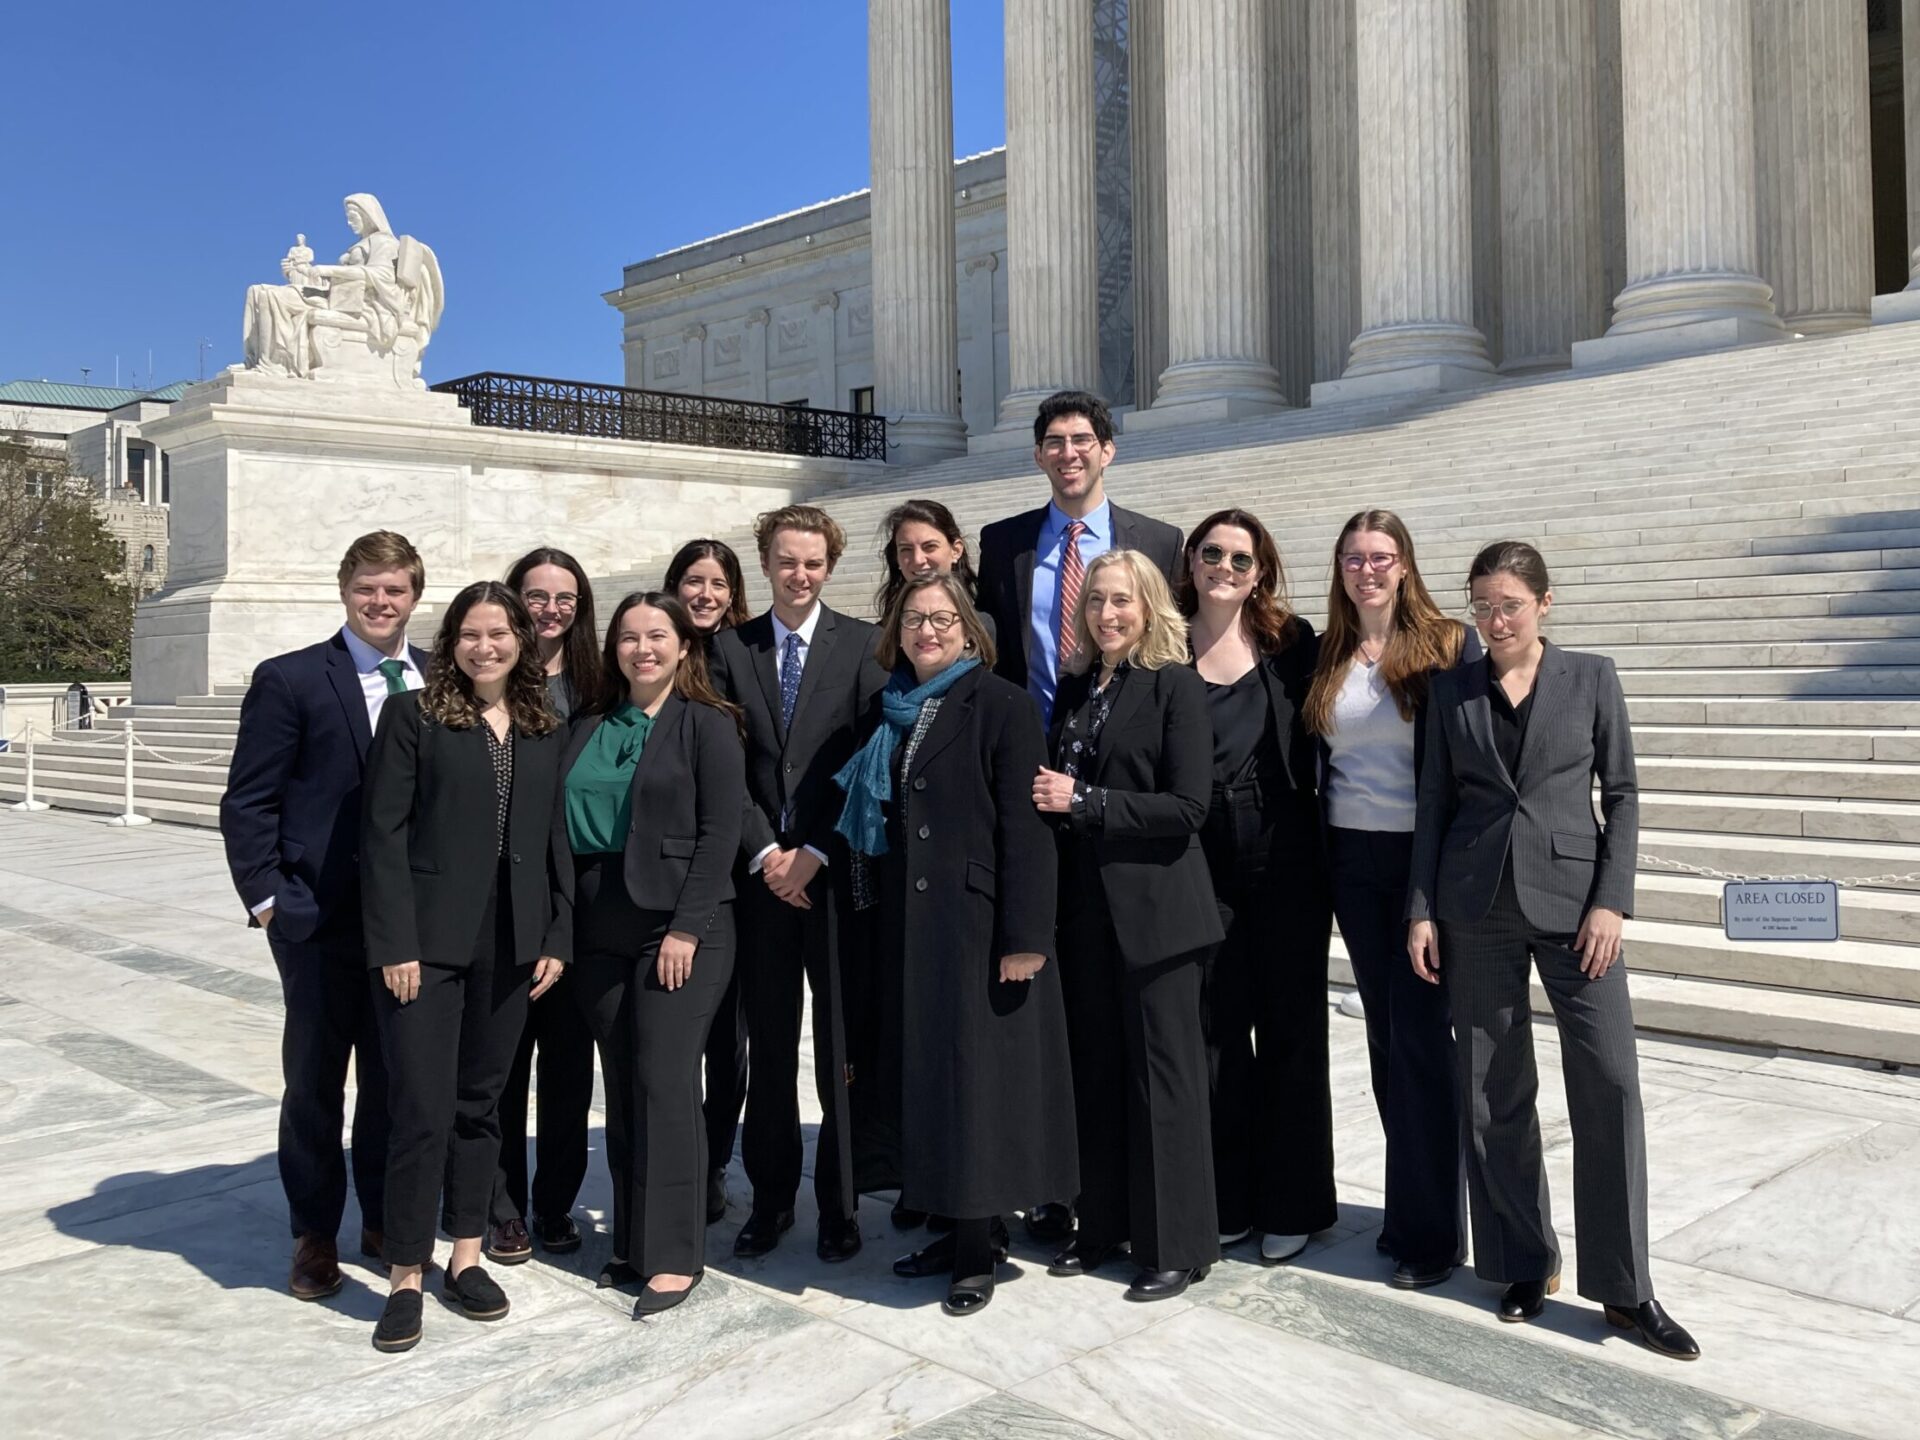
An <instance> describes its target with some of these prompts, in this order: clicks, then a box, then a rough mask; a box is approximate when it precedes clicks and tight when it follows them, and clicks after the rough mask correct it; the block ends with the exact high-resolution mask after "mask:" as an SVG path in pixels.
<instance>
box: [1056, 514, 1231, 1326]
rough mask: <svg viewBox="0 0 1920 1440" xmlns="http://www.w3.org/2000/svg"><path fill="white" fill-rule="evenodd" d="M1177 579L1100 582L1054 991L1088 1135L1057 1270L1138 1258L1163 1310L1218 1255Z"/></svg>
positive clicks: (1195, 765) (1066, 777) (1213, 941)
mask: <svg viewBox="0 0 1920 1440" xmlns="http://www.w3.org/2000/svg"><path fill="white" fill-rule="evenodd" d="M1187 660H1188V650H1187V624H1186V621H1185V620H1184V619H1182V618H1181V615H1180V612H1179V610H1178V609H1176V608H1175V606H1174V603H1173V596H1172V594H1171V592H1170V591H1169V590H1168V588H1167V582H1166V578H1165V577H1164V576H1163V575H1162V574H1161V573H1160V569H1159V567H1158V566H1156V565H1155V564H1154V563H1153V562H1152V561H1151V560H1149V559H1148V558H1147V557H1146V556H1144V555H1142V554H1140V553H1139V552H1138V551H1134V550H1110V551H1108V552H1107V553H1106V554H1104V555H1101V556H1098V557H1097V558H1095V559H1094V560H1093V562H1092V563H1091V564H1089V565H1088V567H1087V574H1086V579H1085V582H1084V584H1083V585H1082V587H1081V591H1080V605H1079V610H1078V613H1077V614H1076V615H1075V617H1074V644H1073V648H1072V654H1071V657H1070V658H1068V659H1067V661H1066V664H1065V667H1064V669H1065V674H1064V675H1063V678H1062V680H1061V683H1060V691H1059V695H1058V698H1057V699H1056V702H1055V705H1054V711H1053V735H1052V737H1051V740H1052V743H1051V747H1050V748H1051V751H1052V755H1053V767H1052V768H1045V767H1043V768H1041V770H1040V771H1039V773H1038V774H1037V775H1036V776H1035V777H1034V782H1033V800H1034V804H1035V805H1037V806H1038V807H1039V808H1040V810H1041V812H1042V813H1043V814H1047V815H1050V816H1053V817H1056V835H1057V838H1058V843H1059V854H1060V917H1059V953H1060V979H1061V983H1062V984H1063V986H1064V987H1065V992H1066V1002H1067V1039H1068V1046H1069V1049H1070V1051H1071V1054H1072V1059H1073V1092H1074V1112H1075V1119H1076V1122H1077V1129H1078V1131H1079V1139H1080V1180H1081V1184H1080V1198H1079V1217H1080V1218H1079V1233H1078V1234H1077V1235H1076V1236H1075V1238H1074V1240H1073V1241H1072V1243H1071V1244H1070V1245H1068V1247H1067V1248H1066V1249H1065V1250H1063V1251H1061V1252H1060V1253H1059V1254H1058V1255H1057V1256H1055V1257H1054V1263H1053V1264H1052V1266H1051V1267H1049V1273H1051V1274H1054V1275H1079V1274H1084V1273H1085V1272H1087V1271H1090V1270H1094V1269H1097V1268H1098V1267H1099V1266H1100V1265H1101V1264H1103V1263H1104V1262H1105V1261H1107V1260H1108V1259H1110V1258H1112V1256H1113V1255H1114V1254H1115V1252H1116V1251H1117V1250H1118V1249H1119V1248H1120V1246H1121V1245H1122V1244H1125V1243H1127V1242H1129V1241H1130V1242H1131V1243H1132V1247H1133V1260H1134V1263H1135V1264H1136V1265H1138V1266H1139V1267H1140V1271H1139V1274H1138V1275H1137V1276H1136V1277H1135V1279H1134V1281H1133V1284H1132V1286H1131V1287H1129V1289H1128V1290H1127V1298H1128V1299H1129V1300H1164V1299H1171V1298H1172V1297H1174V1296H1176V1295H1180V1294H1182V1293H1183V1292H1184V1291H1185V1290H1186V1288H1187V1286H1188V1285H1189V1284H1191V1283H1192V1282H1193V1281H1195V1280H1199V1279H1204V1278H1205V1276H1206V1273H1207V1271H1208V1269H1209V1268H1210V1267H1211V1266H1212V1264H1213V1262H1214V1261H1215V1260H1216V1259H1218V1258H1219V1255H1220V1243H1219V1232H1218V1230H1217V1229H1216V1228H1215V1227H1216V1222H1217V1216H1216V1213H1215V1211H1216V1206H1215V1200H1214V1182H1213V1145H1212V1140H1211V1134H1210V1128H1209V1117H1208V1100H1207V1048H1206V1040H1205V1037H1204V1035H1203V1034H1202V1030H1201V1025H1200V990H1201V975H1202V972H1203V969H1204V967H1205V964H1206V961H1207V959H1208V957H1209V956H1210V955H1211V953H1212V951H1213V948H1214V947H1215V946H1216V945H1218V944H1219V943H1220V940H1221V936H1222V933H1223V932H1222V930H1221V927H1220V912H1219V909H1218V907H1217V906H1216V905H1215V904H1214V898H1213V882H1212V880H1211V879H1210V877H1209V875H1208V872H1207V861H1206V856H1205V854H1204V853H1203V852H1202V851H1201V848H1200V828H1201V826H1202V825H1203V824H1204V823H1205V821H1206V818H1207V807H1208V802H1209V801H1210V800H1211V798H1212V794H1213V726H1212V722H1211V720H1210V719H1209V718H1208V714H1207V687H1206V682H1204V681H1203V680H1201V678H1200V677H1199V675H1198V674H1196V673H1195V672H1194V671H1193V670H1192V669H1191V668H1190V667H1189V665H1188V664H1187Z"/></svg>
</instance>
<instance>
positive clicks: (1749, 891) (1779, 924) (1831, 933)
mask: <svg viewBox="0 0 1920 1440" xmlns="http://www.w3.org/2000/svg"><path fill="white" fill-rule="evenodd" d="M1720 908H1721V918H1722V922H1723V924H1724V926H1725V928H1726V932H1727V938H1728V939H1729V940H1838V939H1839V938H1840V887H1839V886H1838V885H1837V884H1835V883H1834V882H1833V881H1831V880H1796V881H1791V882H1789V881H1785V880H1735V881H1732V882H1730V883H1729V884H1728V885H1727V888H1726V893H1725V897H1724V898H1723V899H1722V901H1721V906H1720Z"/></svg>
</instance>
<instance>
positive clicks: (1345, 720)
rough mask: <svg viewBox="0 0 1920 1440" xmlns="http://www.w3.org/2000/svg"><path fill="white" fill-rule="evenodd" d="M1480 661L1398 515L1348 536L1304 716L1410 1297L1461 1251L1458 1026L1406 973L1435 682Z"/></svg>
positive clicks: (1388, 1232) (1376, 519) (1390, 1231)
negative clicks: (1418, 808) (1418, 813)
mask: <svg viewBox="0 0 1920 1440" xmlns="http://www.w3.org/2000/svg"><path fill="white" fill-rule="evenodd" d="M1479 653H1480V645H1479V642H1478V641H1477V640H1475V639H1474V638H1473V634H1472V631H1470V630H1469V629H1468V628H1467V627H1466V626H1465V625H1463V624H1462V623H1461V622H1460V621H1458V620H1450V619H1448V618H1447V617H1446V616H1445V615H1443V614H1442V613H1441V611H1440V607H1439V606H1438V605H1436V604H1434V602H1433V597H1432V596H1431V595H1430V594H1428V593H1427V587H1426V585H1425V583H1424V582H1423V581H1422V580H1421V578H1420V566H1419V563H1418V561H1417V560H1416V559H1415V558H1414V550H1413V536H1412V535H1410V534H1409V533H1408V532H1407V527H1406V526H1405V524H1403V523H1402V522H1401V520H1400V517H1399V516H1398V515H1395V514H1394V513H1393V512H1392V511H1390V510H1363V511H1361V512H1360V513H1359V514H1357V515H1355V516H1354V517H1353V518H1352V519H1350V520H1348V521H1347V523H1346V524H1345V525H1344V526H1343V527H1341V530H1340V537H1339V539H1338V540H1336V541H1335V542H1334V547H1333V583H1332V585H1331V587H1330V588H1329V591H1328V594H1327V633H1326V634H1325V635H1323V636H1321V637H1320V656H1319V661H1318V663H1317V664H1316V666H1315V668H1314V673H1313V684H1312V687H1311V688H1310V689H1309V690H1308V692H1307V704H1306V712H1305V718H1306V725H1307V729H1308V730H1310V731H1311V732H1313V733H1314V734H1315V735H1318V736H1319V737H1320V741H1321V745H1320V757H1319V760H1320V764H1319V771H1320V807H1321V814H1322V817H1323V819H1324V821H1325V826H1326V828H1325V835H1326V848H1327V861H1328V869H1329V871H1330V874H1331V879H1332V885H1331V889H1332V896H1333V911H1334V914H1335V916H1336V917H1338V919H1339V921H1340V938H1341V940H1342V941H1343V942H1344V944H1345V945H1346V949H1347V959H1348V962H1349V963H1350V964H1351V965H1352V967H1353V978H1354V983H1355V984H1356V985H1358V986H1359V989H1360V998H1361V1001H1362V1003H1363V1004H1364V1006H1365V1009H1366V1023H1367V1051H1368V1058H1369V1060H1370V1061H1371V1064H1372V1073H1373V1100H1374V1104H1375V1105H1376V1106H1377V1107H1378V1108H1379V1111H1380V1124H1381V1127H1382V1128H1383V1129H1384V1130H1385V1131H1386V1137H1387V1174H1386V1197H1387V1206H1386V1223H1385V1225H1384V1226H1383V1227H1382V1229H1381V1232H1380V1240H1379V1245H1380V1248H1381V1249H1382V1250H1384V1251H1385V1252H1386V1253H1387V1254H1389V1255H1391V1256H1392V1257H1393V1259H1394V1262H1395V1266H1394V1271H1393V1278H1392V1281H1391V1283H1392V1284H1393V1285H1395V1286H1396V1287H1398V1288H1400V1289H1403V1290H1417V1289H1423V1288H1425V1287H1427V1286H1429V1285H1438V1284H1440V1283H1441V1282H1442V1281H1443V1280H1445V1279H1446V1278H1447V1277H1448V1276H1449V1275H1451V1274H1452V1273H1453V1270H1454V1267H1455V1266H1456V1265H1458V1264H1459V1263H1460V1262H1461V1260H1462V1259H1463V1258H1464V1257H1465V1253H1466V1230H1465V1225H1464V1220H1465V1216H1464V1209H1465V1194H1464V1188H1465V1187H1464V1182H1463V1179H1462V1171H1461V1155H1460V1116H1459V1110H1458V1107H1457V1105H1456V1103H1455V1100H1454V1092H1453V1087H1452V1083H1451V1078H1450V1077H1451V1076H1452V1075H1453V1060H1454V1048H1453V1029H1452V1020H1451V1017H1450V1016H1449V1015H1448V1012H1447V998H1446V994H1445V992H1444V991H1442V990H1440V989H1439V988H1438V987H1435V986H1428V985H1422V984H1420V983H1419V981H1418V980H1416V979H1415V978H1414V976H1413V974H1412V972H1411V971H1410V970H1409V969H1408V967H1407V963H1406V945H1405V941H1406V923H1405V919H1404V915H1405V908H1404V907H1405V904H1406V895H1407V879H1408V874H1409V866H1410V865H1411V863H1412V857H1413V822H1414V800H1415V795H1416V784H1417V779H1418V776H1419V772H1420V764H1421V759H1422V754H1421V752H1422V741H1423V736H1422V734H1421V726H1420V723H1419V722H1420V714H1421V709H1422V707H1423V706H1424V705H1425V703H1426V698H1427V690H1428V687H1429V684H1430V682H1431V679H1432V676H1433V674H1434V672H1436V671H1443V670H1448V669H1451V668H1452V667H1454V666H1456V665H1459V664H1461V663H1463V662H1464V661H1466V660H1470V659H1472V658H1474V657H1475V656H1477V655H1478V654H1479Z"/></svg>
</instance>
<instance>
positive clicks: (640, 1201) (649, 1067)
mask: <svg viewBox="0 0 1920 1440" xmlns="http://www.w3.org/2000/svg"><path fill="white" fill-rule="evenodd" d="M624 867H625V860H624V858H623V857H622V856H619V855H592V856H582V857H580V860H579V861H578V865H577V869H576V870H575V875H576V877H577V879H576V884H575V892H574V893H575V900H574V937H575V938H574V955H575V961H574V967H573V968H574V973H573V974H572V975H570V976H569V977H568V982H569V983H571V984H577V985H578V986H579V987H580V988H579V990H578V992H577V998H578V1001H579V1003H580V1005H581V1006H582V1007H583V1008H584V1010H585V1013H586V1015H587V1019H588V1023H589V1024H590V1025H591V1026H592V1028H593V1035H594V1039H595V1040H597V1041H598V1042H599V1045H600V1069H601V1074H602V1077H603V1079H604V1080H605V1083H606V1093H607V1164H608V1167H609V1168H610V1169H611V1170H612V1172H613V1253H614V1254H615V1255H616V1256H617V1257H619V1258H620V1259H622V1260H625V1261H626V1262H627V1263H628V1264H630V1265H632V1266H633V1267H634V1269H636V1270H638V1271H639V1272H640V1273H641V1274H643V1275H660V1274H667V1275H696V1274H698V1273H699V1272H700V1271H701V1270H702V1269H704V1268H705V1265H706V1260H705V1255H706V1248H707V1188H706V1182H707V1130H706V1121H705V1118H704V1117H703V1115H702V1112H701V1103H700V1059H701V1052H702V1051H703V1050H704V1049H705V1048H706V1043H707V1032H708V1029H709V1028H710V1027H711V1026H712V1024H713V1013H714V1010H715V1009H716V1008H717V1007H718V1006H719V1003H720V997H721V996H722V995H724V994H725V993H726V990H727V983H728V981H729V980H731V979H732V977H733V945H734V938H733V923H732V921H733V917H732V916H731V915H730V914H725V913H724V912H723V918H721V919H716V920H715V921H714V923H713V926H712V928H710V929H709V930H708V931H707V933H706V935H705V936H704V937H703V938H702V939H701V941H700V948H699V949H697V950H696V951H695V952H694V956H693V975H692V976H691V978H689V979H688V981H687V983H686V984H685V985H682V986H681V987H680V988H679V989H678V990H668V989H667V988H666V987H665V986H663V985H662V984H661V983H660V973H659V965H658V962H659V958H660V942H661V940H662V939H664V938H665V936H666V934H667V926H668V924H669V922H670V921H671V919H672V916H671V915H670V914H668V913H667V912H666V911H663V910H641V909H639V908H638V907H636V906H635V905H634V903H633V900H632V898H631V897H630V896H629V895H628V893H627V885H626V879H625V875H624Z"/></svg>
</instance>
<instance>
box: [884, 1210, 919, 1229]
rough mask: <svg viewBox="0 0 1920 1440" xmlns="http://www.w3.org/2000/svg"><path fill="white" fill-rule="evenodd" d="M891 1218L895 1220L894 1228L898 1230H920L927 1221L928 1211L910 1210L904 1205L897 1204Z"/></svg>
mask: <svg viewBox="0 0 1920 1440" xmlns="http://www.w3.org/2000/svg"><path fill="white" fill-rule="evenodd" d="M889 1218H890V1219H891V1220H892V1221H893V1228H894V1229H896V1230H918V1229H919V1228H920V1227H921V1226H922V1225H924V1224H926V1223H927V1212H926V1211H924V1210H909V1209H908V1208H907V1207H906V1206H904V1205H895V1206H894V1207H893V1214H892V1215H891V1216H890V1217H889Z"/></svg>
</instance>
